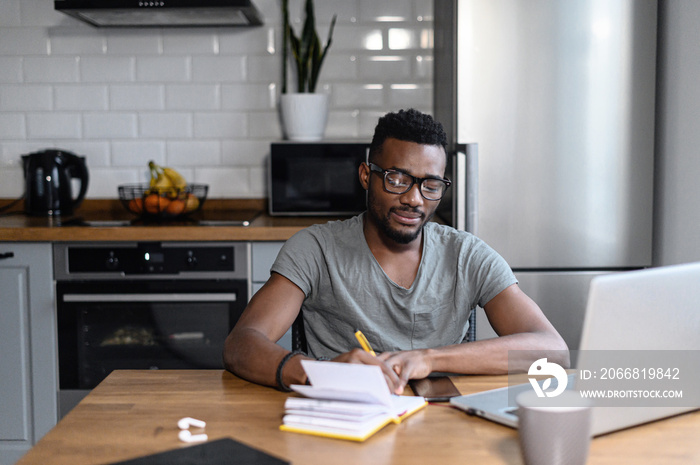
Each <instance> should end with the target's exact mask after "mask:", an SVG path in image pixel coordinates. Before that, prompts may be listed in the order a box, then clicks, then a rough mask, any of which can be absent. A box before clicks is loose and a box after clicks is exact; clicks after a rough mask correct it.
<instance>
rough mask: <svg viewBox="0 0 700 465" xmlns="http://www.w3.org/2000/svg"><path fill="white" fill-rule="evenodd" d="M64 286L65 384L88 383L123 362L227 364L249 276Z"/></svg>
mask: <svg viewBox="0 0 700 465" xmlns="http://www.w3.org/2000/svg"><path fill="white" fill-rule="evenodd" d="M56 287H57V289H56V290H57V297H58V306H57V321H58V354H59V384H60V389H61V390H76V389H78V390H87V389H92V388H94V387H95V386H96V385H97V384H99V383H100V382H101V381H102V380H103V379H104V378H105V377H106V376H107V375H108V374H109V373H110V372H111V371H112V370H116V369H153V370H157V369H195V368H200V369H201V368H204V369H206V368H222V366H223V365H222V351H223V346H224V340H225V339H226V336H227V335H228V333H229V332H230V331H231V329H232V328H233V326H234V325H235V323H236V321H238V318H239V317H240V314H241V312H242V311H243V308H244V307H245V303H246V300H247V299H246V281H245V280H141V281H118V282H115V281H70V282H59V283H57V285H56Z"/></svg>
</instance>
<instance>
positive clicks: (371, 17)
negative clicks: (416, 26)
mask: <svg viewBox="0 0 700 465" xmlns="http://www.w3.org/2000/svg"><path fill="white" fill-rule="evenodd" d="M412 19H413V12H412V5H411V2H407V1H392V2H378V1H377V0H360V20H361V21H369V22H371V21H379V22H400V21H411V20H412Z"/></svg>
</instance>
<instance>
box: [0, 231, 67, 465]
mask: <svg viewBox="0 0 700 465" xmlns="http://www.w3.org/2000/svg"><path fill="white" fill-rule="evenodd" d="M0 257H4V258H1V259H0V302H1V303H0V393H2V395H0V465H9V464H13V463H15V462H16V461H17V460H18V459H19V458H20V457H21V456H22V455H23V454H24V453H25V452H26V451H27V450H29V448H31V446H32V445H33V444H34V443H35V442H36V441H38V440H39V439H40V438H41V437H42V436H43V435H44V434H45V433H46V432H48V430H49V429H51V428H52V427H53V426H54V425H55V424H56V419H57V413H56V412H57V410H56V404H57V401H56V397H57V372H56V344H55V340H56V335H55V329H54V328H55V324H54V292H53V282H52V274H51V245H50V244H47V243H42V244H17V243H3V242H0Z"/></svg>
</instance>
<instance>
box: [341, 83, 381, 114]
mask: <svg viewBox="0 0 700 465" xmlns="http://www.w3.org/2000/svg"><path fill="white" fill-rule="evenodd" d="M384 87H385V86H384V85H383V84H365V85H362V84H354V83H349V84H335V85H334V86H333V93H332V94H331V98H332V99H333V104H334V105H335V106H338V107H351V108H357V107H369V108H374V107H382V106H383V105H384Z"/></svg>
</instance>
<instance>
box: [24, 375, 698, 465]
mask: <svg viewBox="0 0 700 465" xmlns="http://www.w3.org/2000/svg"><path fill="white" fill-rule="evenodd" d="M454 380H455V384H456V385H457V387H458V388H459V389H460V391H461V392H462V393H463V394H467V393H472V392H478V391H482V390H485V389H491V388H495V387H501V386H505V385H507V377H506V376H463V377H455V378H454ZM289 395H292V394H286V393H282V392H278V391H276V390H275V389H272V388H268V387H262V386H258V385H254V384H251V383H248V382H246V381H244V380H241V379H239V378H237V377H236V376H234V375H232V374H230V373H228V372H225V371H219V370H201V371H195V370H192V371H186V370H182V371H180V370H172V371H165V370H163V371H129V370H124V371H115V372H113V373H112V374H111V375H110V376H109V377H107V379H105V381H104V382H102V383H101V384H100V385H99V386H98V387H97V388H95V389H94V390H93V392H92V393H91V394H90V395H89V396H87V397H86V398H85V399H84V400H83V401H82V402H81V403H80V404H79V405H78V406H77V407H76V408H75V409H74V410H73V411H71V413H69V414H68V415H67V416H66V417H65V418H64V419H63V420H61V421H60V422H59V424H58V425H57V426H56V427H55V428H54V429H53V430H51V431H50V432H49V433H48V434H47V435H46V436H45V437H44V438H43V439H41V441H39V443H37V444H36V446H35V447H34V448H33V449H31V450H30V451H29V452H28V453H27V454H26V455H25V456H24V457H23V458H22V459H21V460H20V461H19V462H18V465H29V464H41V465H50V464H70V465H80V464H105V463H111V462H115V461H119V460H125V459H129V458H134V457H137V456H140V455H145V454H150V453H155V452H161V451H165V450H169V449H173V448H178V447H185V444H184V443H182V442H180V441H179V439H178V431H179V430H178V427H177V421H178V420H179V419H180V418H182V417H185V416H190V417H194V418H198V419H201V420H205V421H206V422H207V427H206V433H207V434H208V435H209V439H210V440H214V439H219V438H224V437H232V438H234V439H236V440H238V441H240V442H243V443H245V444H248V445H250V446H252V447H255V448H259V449H262V450H264V451H266V452H268V453H270V454H273V455H276V456H278V457H280V458H283V459H286V460H288V461H290V462H292V463H294V464H304V465H307V464H317V463H318V464H321V463H323V464H334V465H335V464H372V465H375V464H390V463H392V464H393V463H395V464H401V465H409V464H413V463H416V464H421V465H426V464H441V465H447V464H457V463H459V464H468V463H478V464H520V463H522V459H521V457H520V450H519V445H518V436H517V432H516V431H515V430H513V429H510V428H507V427H505V426H501V425H497V424H495V423H491V422H489V421H486V420H483V419H480V418H476V417H470V416H468V415H466V414H465V413H463V412H461V411H458V410H456V409H453V408H450V407H448V406H446V405H445V404H435V405H429V406H428V407H427V408H425V409H423V410H422V411H420V412H418V413H416V414H414V415H413V416H412V417H410V418H408V419H407V420H405V421H404V422H403V423H401V424H400V425H388V426H387V427H386V428H384V429H383V430H381V431H379V432H378V433H377V434H376V435H374V436H373V437H371V438H370V439H368V440H367V441H366V442H364V443H354V442H350V441H342V440H336V439H327V438H319V437H314V436H307V435H302V434H295V433H288V432H282V431H279V429H278V427H279V425H280V423H281V419H282V411H283V404H284V401H285V399H286V398H287V396H289ZM699 433H700V411H696V412H693V413H689V414H685V415H680V416H677V417H674V418H669V419H666V420H663V421H659V422H655V423H651V424H647V425H643V426H640V427H637V428H633V429H629V430H625V431H619V432H617V433H613V434H609V435H606V436H602V437H599V438H596V439H594V440H593V442H592V445H591V452H590V456H589V461H588V463H589V464H621V463H634V464H645V463H650V464H651V463H653V464H665V465H668V464H691V463H700V441H699V439H700V434H699Z"/></svg>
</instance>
